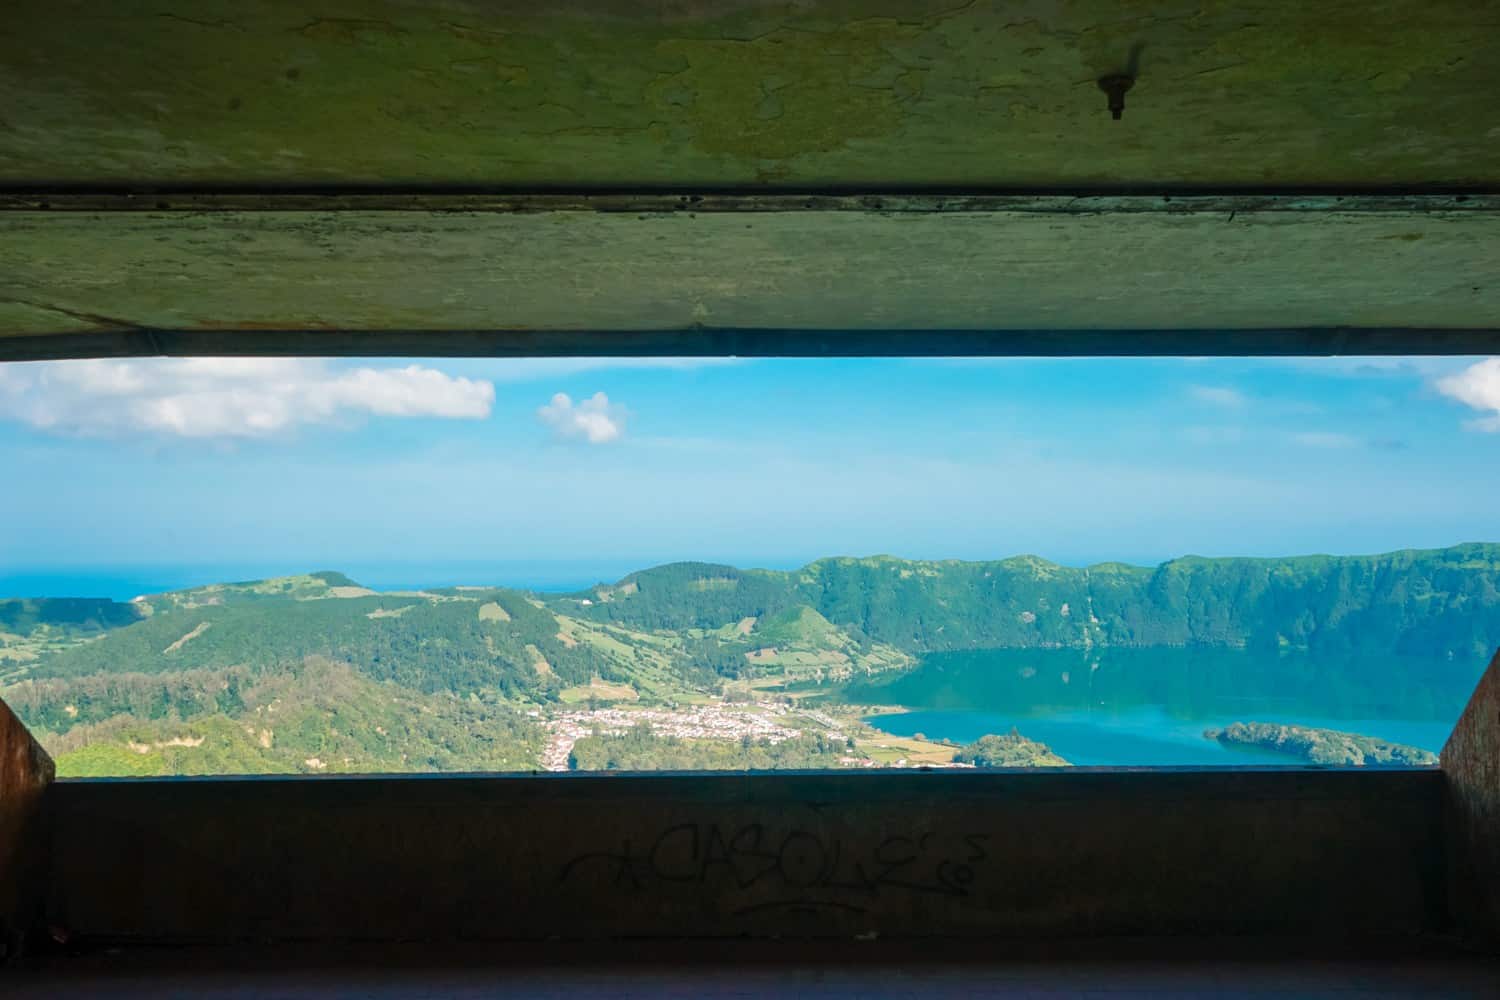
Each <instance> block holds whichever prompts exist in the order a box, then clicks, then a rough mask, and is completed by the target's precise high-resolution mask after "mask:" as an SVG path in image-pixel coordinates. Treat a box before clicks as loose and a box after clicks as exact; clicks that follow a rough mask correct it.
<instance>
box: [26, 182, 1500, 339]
mask: <svg viewBox="0 0 1500 1000" xmlns="http://www.w3.org/2000/svg"><path fill="white" fill-rule="evenodd" d="M1497 273H1500V198H1497V197H1487V196H1360V197H1352V196H1351V197H1334V196H1198V197H1190V198H1182V197H1115V196H1110V197H1103V196H1101V197H1087V196H1038V197H1022V196H983V195H973V196H929V195H913V194H907V195H866V196H842V197H833V196H829V197H823V196H795V197H794V196H787V195H779V196H772V195H737V196H736V195H712V194H703V195H670V196H668V195H651V194H636V195H612V196H598V197H587V196H579V195H572V196H562V195H470V196H454V195H420V194H416V195H387V196H359V195H348V194H344V195H336V194H335V195H231V194H224V195H156V196H151V197H149V198H141V197H126V196H108V195H31V196H20V195H13V196H10V197H8V198H0V360H24V359H27V358H44V357H69V356H107V355H128V354H158V353H183V354H191V353H199V354H208V353H227V354H241V353H243V354H257V353H259V354H319V353H323V354H375V353H390V354H414V355H421V354H457V353H473V354H500V355H508V354H541V355H544V354H584V353H596V354H661V353H680V354H778V353H780V354H902V353H910V354H1153V353H1155V354H1173V353H1177V354H1212V353H1226V354H1239V353H1252V354H1253V353H1259V354H1313V353H1322V354H1337V353H1434V354H1442V353H1492V352H1500V335H1497V331H1500V283H1497V282H1496V281H1495V280H1494V275H1495V274H1497ZM612 337H618V338H619V339H617V340H612V339H611V338H612Z"/></svg>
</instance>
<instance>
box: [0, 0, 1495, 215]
mask: <svg viewBox="0 0 1500 1000" xmlns="http://www.w3.org/2000/svg"><path fill="white" fill-rule="evenodd" d="M1132 64H1134V66H1135V68H1136V73H1137V76H1138V83H1137V85H1136V87H1135V88H1134V89H1133V90H1132V91H1131V92H1130V94H1129V95H1128V98H1127V110H1126V112H1125V116H1124V118H1123V119H1122V120H1121V121H1119V122H1114V121H1112V120H1111V119H1110V117H1109V115H1108V113H1107V112H1106V110H1105V104H1106V101H1105V97H1104V95H1103V94H1102V93H1101V92H1100V91H1099V89H1098V88H1097V86H1096V81H1097V80H1098V78H1099V77H1101V76H1102V75H1105V74H1108V73H1114V72H1119V71H1121V70H1124V69H1127V68H1128V67H1130V66H1131V65H1132ZM0 93H3V94H4V95H5V98H4V101H3V104H0V119H3V124H0V183H9V184H41V185H46V186H52V185H58V184H113V185H121V184H124V185H143V184H145V185H166V186H172V185H183V184H211V185H231V186H235V185H261V184H371V185H382V186H387V185H402V184H439V185H443V184H475V185H504V186H515V187H521V188H535V187H538V186H546V187H558V186H563V187H570V188H576V187H582V186H606V187H624V188H642V187H651V186H662V185H665V186H671V187H684V188H690V187H699V188H703V187H722V186H745V185H776V186H783V187H794V188H805V187H823V186H832V187H863V186H895V187H904V188H911V187H931V186H935V185H938V186H950V187H976V186H983V187H988V186H1014V187H1037V186H1042V187H1077V186H1107V187H1117V186H1122V185H1143V186H1149V187H1160V186H1163V185H1197V186H1211V187H1226V186H1234V187H1239V186H1244V187H1262V186H1267V185H1279V186H1319V187H1341V188H1352V187H1360V186H1372V185H1373V186H1404V185H1491V184H1495V183H1497V182H1500V100H1497V94H1500V5H1497V4H1492V3H1485V2H1482V0H1481V2H1476V0H1321V2H1318V3H1305V2H1287V0H1149V2H1147V0H1072V2H1062V0H974V2H969V3H962V2H954V0H802V2H797V3H787V2H782V3H770V2H764V0H676V2H671V0H668V2H659V3H656V2H653V3H650V4H647V3H644V2H633V3H632V2H621V0H569V2H566V3H563V2H557V3H545V2H543V3H538V2H536V0H527V2H517V0H468V2H463V0H440V2H433V0H325V2H321V3H319V4H316V5H309V4H307V3H305V2H292V0H157V2H154V3H151V4H149V5H147V4H142V3H99V2H97V0H10V2H9V3H8V4H7V5H6V12H5V30H4V31H3V32H0Z"/></svg>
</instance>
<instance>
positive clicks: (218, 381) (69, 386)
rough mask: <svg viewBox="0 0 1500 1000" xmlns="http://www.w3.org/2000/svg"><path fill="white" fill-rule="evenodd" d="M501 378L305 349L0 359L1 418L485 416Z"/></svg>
mask: <svg viewBox="0 0 1500 1000" xmlns="http://www.w3.org/2000/svg"><path fill="white" fill-rule="evenodd" d="M494 401H495V387H494V385H493V384H491V383H490V382H487V381H483V380H478V379H467V378H456V377H453V376H450V375H446V374H444V373H443V372H440V371H436V370H434V369H432V368H424V367H422V366H420V365H408V366H406V367H404V368H354V369H341V368H335V367H333V366H331V365H330V364H329V363H328V362H325V361H319V360H312V359H298V358H153V359H145V360H129V361H116V360H105V361H46V362H32V363H28V364H14V365H5V366H0V419H9V420H17V421H20V422H21V423H24V424H28V425H29V426H31V427H35V428H37V429H39V430H44V431H50V432H53V433H58V434H72V435H80V436H95V437H100V436H116V435H128V434H143V433H144V434H161V435H167V436H175V437H187V438H249V437H264V436H267V435H271V434H276V433H278V432H281V431H286V430H289V429H291V428H294V427H296V426H298V425H301V424H326V423H335V422H339V421H347V420H349V419H351V418H357V417H360V416H381V417H442V418H447V419H471V420H472V419H481V418H484V417H487V416H489V414H490V408H491V406H492V405H493V403H494Z"/></svg>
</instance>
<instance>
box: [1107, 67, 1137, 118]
mask: <svg viewBox="0 0 1500 1000" xmlns="http://www.w3.org/2000/svg"><path fill="white" fill-rule="evenodd" d="M1134 86H1135V77H1133V76H1127V75H1125V74H1124V73H1113V74H1111V75H1109V76H1101V77H1100V78H1099V89H1100V90H1102V91H1104V92H1105V93H1106V94H1108V95H1109V114H1110V117H1111V118H1113V119H1114V120H1115V121H1119V120H1120V118H1121V116H1123V115H1124V114H1125V92H1126V91H1127V90H1129V89H1130V88H1131V87H1134Z"/></svg>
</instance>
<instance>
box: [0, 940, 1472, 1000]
mask: <svg viewBox="0 0 1500 1000" xmlns="http://www.w3.org/2000/svg"><path fill="white" fill-rule="evenodd" d="M7 978H8V979H9V982H8V983H6V984H4V985H5V986H6V989H4V990H0V992H3V993H5V995H6V996H8V997H56V998H59V1000H68V998H73V997H80V998H81V997H130V998H135V997H139V998H147V997H150V998H153V1000H155V998H171V997H211V998H242V997H285V998H289V1000H290V998H296V1000H302V998H307V1000H312V998H335V997H337V998H346V997H362V998H372V1000H374V998H380V1000H383V998H398V997H399V998H429V997H432V998H436V997H451V998H461V1000H462V998H477V997H547V998H557V1000H562V998H569V1000H572V998H584V997H629V998H647V997H650V998H660V997H673V998H676V997H715V998H717V997H845V998H853V997H858V998H871V1000H885V998H897V997H901V998H907V997H1110V998H1123V997H1243V998H1249V997H1293V996H1295V997H1325V996H1327V997H1351V998H1361V1000H1362V998H1372V997H1383V998H1396V997H1434V998H1436V997H1465V998H1491V997H1500V960H1497V959H1493V958H1485V957H1482V956H1477V955H1473V954H1467V953H1463V952H1460V951H1454V950H1450V949H1447V948H1441V947H1433V946H1430V945H1422V946H1412V945H1411V944H1410V943H1401V944H1397V945H1396V946H1394V947H1382V948H1379V949H1376V950H1371V949H1369V948H1361V949H1333V950H1330V949H1309V948H1307V947H1305V946H1303V945H1301V944H1298V943H1287V944H1276V943H1274V942H1256V943H1253V944H1251V943H1243V942H1241V943H1230V944H1227V945H1226V944H1223V943H1217V944H1207V945H1205V944H1204V943H1201V942H1112V943H1108V944H1074V945H1064V944H1058V945H1049V946H1046V947H1044V948H1041V949H1037V948H1034V947H1033V948H1028V949H1024V950H1022V949H1018V948H1017V947H1016V946H1011V945H998V946H996V945H990V944H987V943H981V942H974V943H969V944H965V945H957V944H954V943H951V942H950V943H944V944H923V943H919V942H907V943H901V944H888V943H873V942H866V943H860V944H857V945H850V944H832V945H815V944H808V943H798V944H778V943H758V944H750V943H730V944H718V945H708V946H704V945H700V944H692V945H675V946H674V945H670V944H667V943H662V942H654V943H650V944H644V945H628V946H621V945H608V946H603V947H600V946H597V945H587V944H566V945H565V944H561V943H552V944H539V945H532V946H526V947H520V946H513V945H508V946H500V947H483V946H474V947H470V948H465V949H458V950H455V949H452V948H448V947H443V948H436V949H434V948H425V947H422V946H418V945H401V946H394V947H381V948H372V947H356V948H339V949H332V950H330V949H328V948H312V947H301V948H292V949H288V948H275V949H269V948H263V949H255V948H239V949H232V950H221V949H190V950H158V949H131V950H123V951H107V950H106V951H99V952H94V953H91V954H87V955H81V956H70V957H52V958H48V959H45V960H41V961H36V962H33V963H31V965H30V966H29V967H26V968H22V969H19V970H14V972H13V973H12V974H11V975H9V976H8V977H7Z"/></svg>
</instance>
